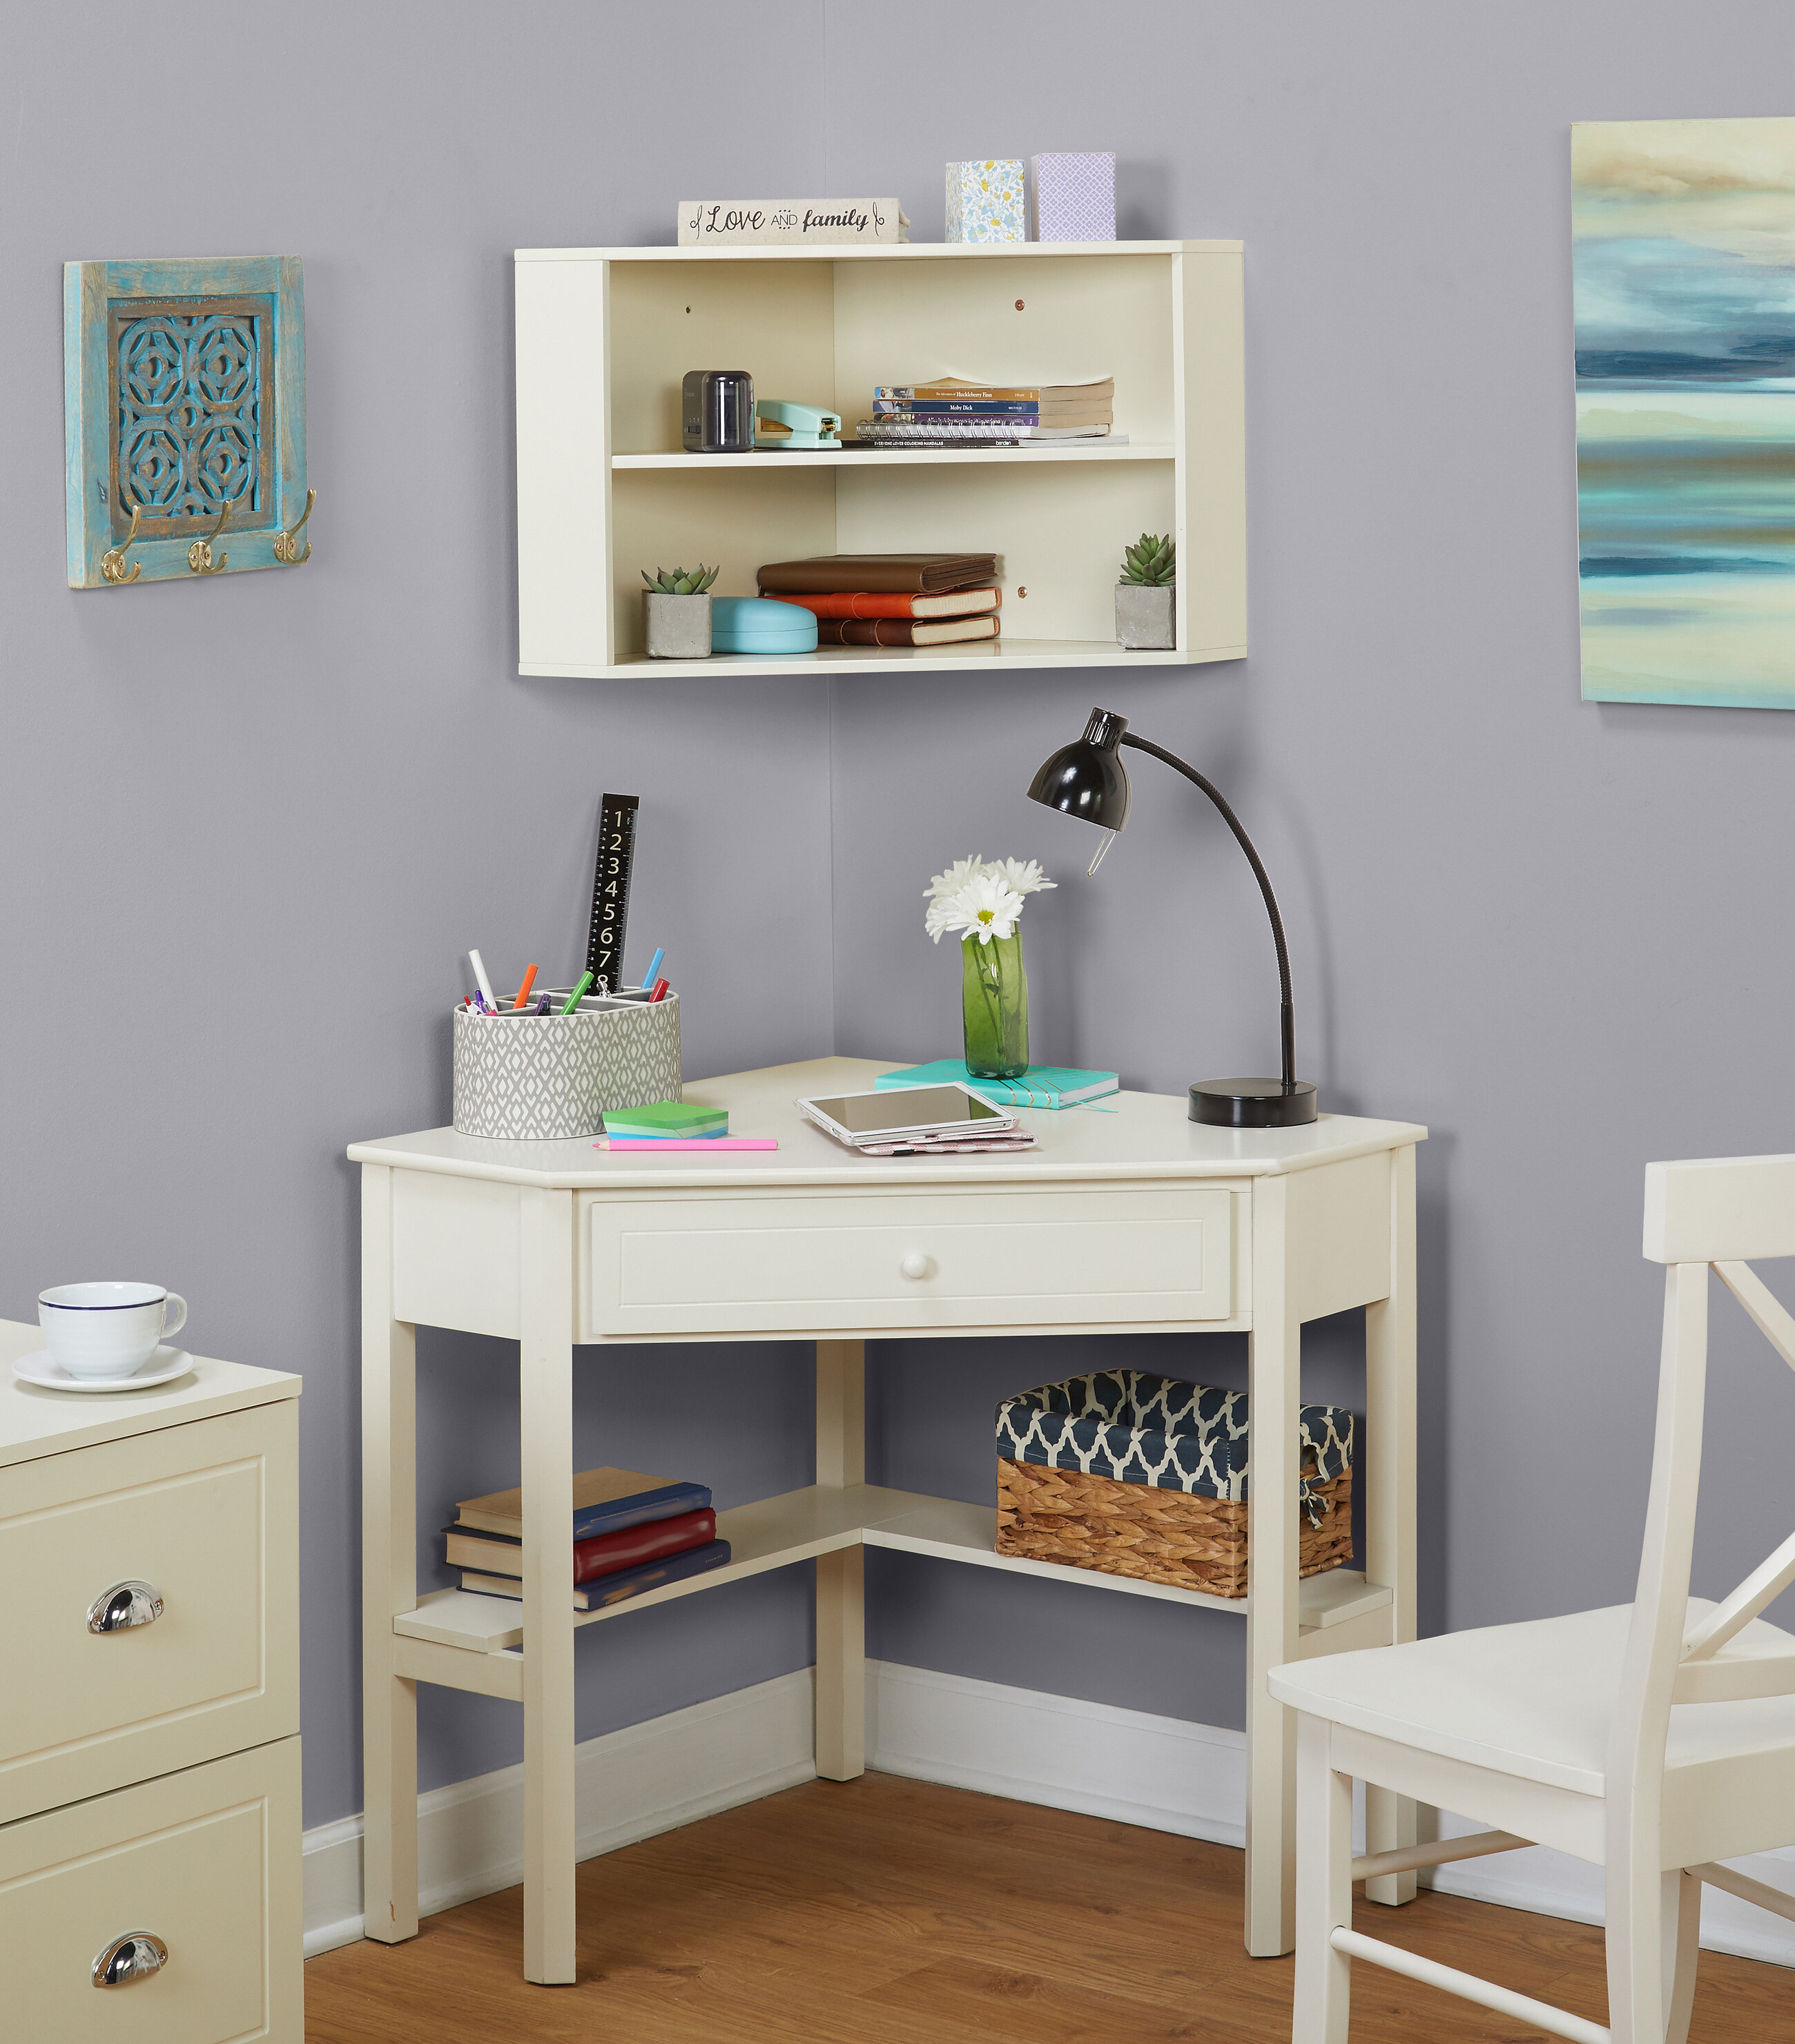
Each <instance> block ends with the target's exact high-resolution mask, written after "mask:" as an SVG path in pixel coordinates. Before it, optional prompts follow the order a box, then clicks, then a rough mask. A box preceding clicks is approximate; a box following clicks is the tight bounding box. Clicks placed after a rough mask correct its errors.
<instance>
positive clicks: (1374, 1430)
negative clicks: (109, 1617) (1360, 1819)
mask: <svg viewBox="0 0 1795 2044" xmlns="http://www.w3.org/2000/svg"><path fill="white" fill-rule="evenodd" d="M1389 1197H1390V1216H1389V1251H1390V1291H1389V1297H1388V1298H1387V1299H1381V1300H1379V1301H1378V1303H1377V1304H1375V1305H1371V1306H1367V1307H1366V1308H1365V1445H1364V1452H1363V1455H1362V1456H1361V1458H1360V1466H1361V1467H1362V1468H1363V1470H1364V1471H1365V1573H1366V1580H1367V1581H1370V1582H1374V1583H1388V1584H1389V1585H1390V1589H1391V1592H1392V1594H1393V1600H1394V1601H1393V1606H1392V1609H1391V1612H1390V1619H1391V1631H1390V1639H1391V1641H1392V1643H1393V1644H1401V1642H1404V1641H1405V1640H1409V1639H1413V1638H1414V1637H1415V1540H1416V1530H1415V1458H1416V1448H1415V1151H1414V1148H1413V1145H1411V1146H1410V1147H1408V1148H1406V1149H1403V1150H1398V1151H1395V1152H1394V1153H1393V1155H1392V1156H1391V1158H1390V1184H1389ZM1414 1842H1415V1805H1414V1804H1413V1803H1412V1802H1410V1801H1409V1799H1408V1798H1407V1797H1406V1796H1396V1795H1393V1794H1392V1793H1391V1792H1390V1791H1389V1789H1387V1788H1373V1787H1371V1786H1370V1785H1367V1786H1366V1791H1365V1850H1366V1851H1367V1852H1374V1853H1381V1852H1395V1851H1397V1850H1400V1849H1401V1847H1403V1846H1412V1845H1413V1844H1414ZM1365 1892H1366V1896H1367V1897H1368V1898H1369V1899H1370V1900H1371V1901H1373V1902H1382V1903H1386V1904H1398V1903H1403V1902H1413V1900H1414V1899H1415V1877H1414V1875H1413V1873H1392V1874H1386V1875H1385V1876H1384V1877H1382V1880H1379V1881H1367V1882H1366V1885H1365Z"/></svg>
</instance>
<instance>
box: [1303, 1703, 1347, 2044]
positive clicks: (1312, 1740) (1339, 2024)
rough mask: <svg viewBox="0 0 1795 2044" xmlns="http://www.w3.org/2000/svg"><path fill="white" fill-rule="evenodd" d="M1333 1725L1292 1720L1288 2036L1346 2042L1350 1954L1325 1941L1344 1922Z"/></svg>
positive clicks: (1341, 1791) (1340, 1783) (1343, 1813)
mask: <svg viewBox="0 0 1795 2044" xmlns="http://www.w3.org/2000/svg"><path fill="white" fill-rule="evenodd" d="M1332 1737H1333V1727H1332V1725H1330V1724H1329V1723H1328V1721H1327V1719H1325V1718H1316V1717H1311V1716H1309V1714H1308V1713H1307V1712H1303V1713H1301V1715H1299V1716H1298V1718H1297V1982H1296V2007H1295V2009H1294V2011H1293V2019H1292V2022H1291V2027H1290V2038H1291V2044H1347V2019H1348V2017H1349V2015H1350V2013H1351V1992H1352V1961H1351V1960H1350V1959H1349V1958H1347V1957H1346V1956H1345V1954H1343V1953H1340V1952H1336V1950H1334V1947H1333V1945H1332V1942H1330V1940H1331V1938H1332V1934H1333V1932H1334V1931H1336V1929H1340V1928H1345V1929H1347V1930H1350V1929H1351V1927H1352V1781H1351V1777H1350V1776H1348V1775H1345V1774H1336V1773H1335V1772H1334V1768H1333V1764H1332Z"/></svg>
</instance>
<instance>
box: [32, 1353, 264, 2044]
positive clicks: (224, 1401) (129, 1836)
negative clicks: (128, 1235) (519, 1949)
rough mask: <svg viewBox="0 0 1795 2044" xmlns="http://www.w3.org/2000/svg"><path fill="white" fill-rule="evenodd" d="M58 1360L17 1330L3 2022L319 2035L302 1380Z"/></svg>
mask: <svg viewBox="0 0 1795 2044" xmlns="http://www.w3.org/2000/svg"><path fill="white" fill-rule="evenodd" d="M42 1346H43V1336H42V1335H41V1334H40V1331H39V1330H38V1329H37V1327H31V1326H27V1325H24V1324H21V1323H19V1322H17V1321H0V1642H4V1657H5V1659H4V1665H5V1670H6V1672H5V1675H4V1678H3V1679H0V1952H5V1953H6V1954H8V1958H7V1962H6V1997H5V2006H6V2021H5V2024H4V2026H0V2027H5V2029H6V2031H7V2034H9V2035H14V2034H16V2035H17V2036H19V2037H21V2038H34V2039H37V2038H42V2039H46V2040H47V2039H51V2038H58V2039H60V2038H68V2039H71V2040H72V2039H75V2038H87V2037H99V2036H102V2035H103V2036H105V2037H106V2038H108V2039H112V2040H117V2044H227V2040H229V2044H237V2040H239V2039H244V2040H247V2039H248V2038H271V2039H275V2040H281V2044H300V2040H301V2038H302V2033H303V2029H304V2015H303V1998H304V1997H303V1989H302V1983H301V1975H300V1959H301V1939H302V1923H301V1911H300V1861H299V1822H300V1819H299V1737H298V1733H299V1619H298V1592H299V1569H298V1449H297V1429H296V1421H297V1418H298V1407H297V1404H296V1400H298V1395H299V1379H298V1377H293V1376H290V1375H287V1374H285V1373H284V1372H281V1371H278V1370H250V1369H247V1368H245V1367H244V1366H243V1365H241V1364H239V1363H231V1362H215V1361H213V1360H212V1359H210V1358H197V1359H196V1362H195V1366H194V1370H193V1372H192V1374H190V1375H189V1376H188V1377H184V1378H183V1379H181V1380H180V1381H179V1382H177V1383H175V1384H171V1385H165V1386H163V1387H162V1388H161V1389H159V1390H153V1391H140V1392H130V1393H98V1394H93V1393H63V1392H55V1391H46V1390H42V1389H38V1388H37V1387H36V1386H34V1385H25V1384H21V1383H20V1382H18V1381H17V1379H16V1378H14V1377H13V1375H12V1371H11V1365H12V1362H13V1359H14V1358H16V1357H18V1356H21V1355H25V1354H29V1352H30V1351H32V1350H35V1349H38V1348H40V1347H42ZM134 1586H141V1587H137V1588H136V1589H135V1593H134V1594H133V1589H134ZM109 1975H110V1978H109ZM97 1992H98V1993H99V1994H103V1995H104V1996H105V1997H106V2000H105V2001H104V2002H103V2003H102V2002H100V2001H98V2000H96V1999H95V1996H96V1993H97ZM15 2026H16V2027H15Z"/></svg>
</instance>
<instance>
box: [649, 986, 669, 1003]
mask: <svg viewBox="0 0 1795 2044" xmlns="http://www.w3.org/2000/svg"><path fill="white" fill-rule="evenodd" d="M666 998H667V982H666V981H665V980H664V979H657V980H656V981H655V990H654V992H653V993H651V994H650V995H649V996H648V1005H649V1006H650V1007H651V1008H652V1007H653V1005H655V1002H656V1001H664V1000H666Z"/></svg>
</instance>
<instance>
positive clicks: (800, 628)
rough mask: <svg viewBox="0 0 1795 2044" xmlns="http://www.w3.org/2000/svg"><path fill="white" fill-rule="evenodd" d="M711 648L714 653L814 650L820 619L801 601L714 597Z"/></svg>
mask: <svg viewBox="0 0 1795 2044" xmlns="http://www.w3.org/2000/svg"><path fill="white" fill-rule="evenodd" d="M710 650H711V651H712V652H713V653H814V652H815V651H816V650H817V621H816V619H815V617H813V615H812V614H811V613H810V612H809V611H808V610H806V609H805V608H804V606H803V605H802V604H801V603H775V602H774V601H772V600H771V598H769V597H764V596H713V597H712V598H711V600H710Z"/></svg>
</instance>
